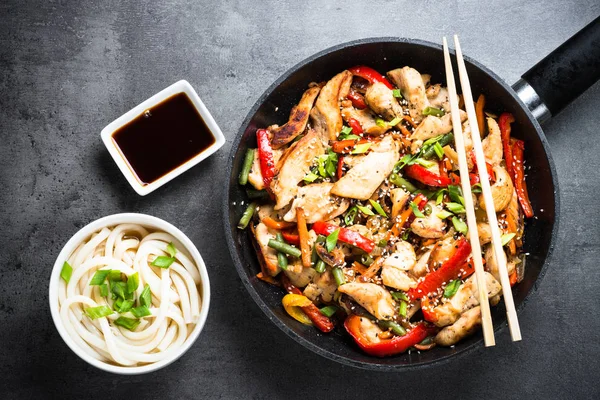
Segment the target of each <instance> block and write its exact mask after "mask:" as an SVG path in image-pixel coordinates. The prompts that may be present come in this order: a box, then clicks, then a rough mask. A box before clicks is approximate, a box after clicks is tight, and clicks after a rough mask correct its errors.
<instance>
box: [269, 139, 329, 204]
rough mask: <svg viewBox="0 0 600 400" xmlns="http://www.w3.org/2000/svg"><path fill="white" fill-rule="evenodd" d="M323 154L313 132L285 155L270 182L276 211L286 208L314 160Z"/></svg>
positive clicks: (322, 148)
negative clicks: (275, 198) (275, 202)
mask: <svg viewBox="0 0 600 400" xmlns="http://www.w3.org/2000/svg"><path fill="white" fill-rule="evenodd" d="M323 153H325V148H324V147H323V144H322V143H321V139H320V138H319V136H318V134H317V132H316V131H314V130H310V131H309V132H308V133H307V134H306V136H304V137H303V138H302V139H300V140H299V141H298V142H296V143H295V146H293V148H290V150H289V151H288V152H287V153H286V155H285V160H284V161H283V162H282V165H281V168H280V170H279V173H278V174H277V175H276V176H275V178H273V182H271V189H272V190H273V193H274V194H275V196H276V197H277V204H276V205H275V209H276V210H281V209H282V208H284V207H285V206H287V205H288V204H289V203H290V201H292V199H293V198H294V197H295V196H296V194H297V193H298V183H300V181H301V180H302V179H304V177H305V176H306V174H308V172H309V171H310V167H311V165H312V163H313V161H314V159H315V157H318V156H320V155H321V154H323Z"/></svg>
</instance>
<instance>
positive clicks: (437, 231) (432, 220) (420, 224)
mask: <svg viewBox="0 0 600 400" xmlns="http://www.w3.org/2000/svg"><path fill="white" fill-rule="evenodd" d="M428 204H429V206H430V207H431V214H429V215H426V216H425V217H419V218H415V220H414V221H413V222H412V223H411V224H410V227H411V229H412V231H413V232H414V233H415V234H417V235H419V236H421V237H423V238H427V239H437V238H441V237H442V236H444V234H445V233H446V222H445V221H444V220H443V219H440V218H439V217H438V216H437V214H438V213H440V212H442V208H441V207H440V206H438V205H436V204H435V201H430V202H429V203H428Z"/></svg>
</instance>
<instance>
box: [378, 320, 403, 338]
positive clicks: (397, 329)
mask: <svg viewBox="0 0 600 400" xmlns="http://www.w3.org/2000/svg"><path fill="white" fill-rule="evenodd" d="M378 324H379V326H380V327H381V328H383V329H391V331H392V332H394V333H395V334H396V335H398V336H404V335H406V329H404V327H403V326H402V325H400V324H398V323H396V322H394V321H379V322H378Z"/></svg>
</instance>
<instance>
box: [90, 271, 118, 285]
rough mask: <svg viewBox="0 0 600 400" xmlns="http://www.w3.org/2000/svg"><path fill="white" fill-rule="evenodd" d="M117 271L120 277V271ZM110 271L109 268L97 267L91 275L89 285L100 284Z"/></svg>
mask: <svg viewBox="0 0 600 400" xmlns="http://www.w3.org/2000/svg"><path fill="white" fill-rule="evenodd" d="M117 272H118V273H119V278H120V277H121V271H118V270H117ZM110 273H111V270H110V269H99V270H98V271H96V273H95V274H94V276H92V279H91V280H90V286H97V285H102V284H103V283H104V281H105V280H106V277H107V276H108V274H110Z"/></svg>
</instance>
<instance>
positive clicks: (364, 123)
mask: <svg viewBox="0 0 600 400" xmlns="http://www.w3.org/2000/svg"><path fill="white" fill-rule="evenodd" d="M386 89H387V88H386ZM343 105H345V107H344V108H342V117H343V118H344V120H345V121H346V122H348V120H350V119H355V120H357V121H358V123H359V124H360V126H361V127H362V129H363V132H364V133H366V134H367V135H371V136H381V135H383V134H384V133H386V132H387V131H388V130H390V129H391V126H389V125H387V124H385V125H384V126H379V125H377V122H376V120H375V118H376V116H375V114H373V112H372V111H371V110H370V109H368V108H365V109H362V110H357V109H356V108H354V107H352V103H350V104H349V105H346V104H345V102H344V103H343Z"/></svg>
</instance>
